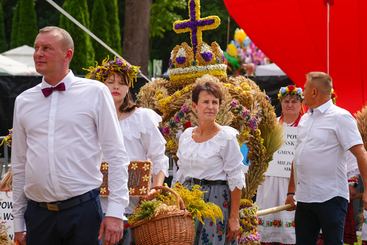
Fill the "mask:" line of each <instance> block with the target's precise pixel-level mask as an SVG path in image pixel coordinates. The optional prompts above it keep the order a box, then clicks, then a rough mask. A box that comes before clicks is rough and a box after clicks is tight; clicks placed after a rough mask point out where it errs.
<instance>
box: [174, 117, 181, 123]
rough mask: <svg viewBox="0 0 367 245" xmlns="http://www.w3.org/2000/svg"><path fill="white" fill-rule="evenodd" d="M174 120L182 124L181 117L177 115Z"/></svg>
mask: <svg viewBox="0 0 367 245" xmlns="http://www.w3.org/2000/svg"><path fill="white" fill-rule="evenodd" d="M174 120H175V122H176V123H179V122H180V117H179V116H178V115H175V117H174Z"/></svg>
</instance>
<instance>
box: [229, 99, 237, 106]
mask: <svg viewBox="0 0 367 245" xmlns="http://www.w3.org/2000/svg"><path fill="white" fill-rule="evenodd" d="M230 105H231V107H233V108H235V107H237V106H238V101H237V100H232V101H231V104H230Z"/></svg>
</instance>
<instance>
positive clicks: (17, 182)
mask: <svg viewBox="0 0 367 245" xmlns="http://www.w3.org/2000/svg"><path fill="white" fill-rule="evenodd" d="M19 100H20V98H19V97H18V98H17V99H16V100H15V106H14V116H13V135H12V147H11V168H12V172H13V202H14V203H13V216H14V232H19V231H25V230H26V227H25V221H24V212H25V210H26V208H27V199H26V196H25V194H24V185H25V165H26V161H27V159H26V153H27V142H26V134H25V130H24V128H23V127H22V124H21V122H20V119H19V116H21V113H20V112H19V110H20V108H21V105H20V101H19Z"/></svg>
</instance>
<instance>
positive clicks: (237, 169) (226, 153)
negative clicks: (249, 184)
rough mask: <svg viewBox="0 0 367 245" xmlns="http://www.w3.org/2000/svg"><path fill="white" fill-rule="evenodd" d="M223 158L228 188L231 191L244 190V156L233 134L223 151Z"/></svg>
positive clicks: (229, 136)
mask: <svg viewBox="0 0 367 245" xmlns="http://www.w3.org/2000/svg"><path fill="white" fill-rule="evenodd" d="M221 155H222V158H223V161H224V163H223V167H224V168H223V170H224V172H225V173H226V174H227V180H228V186H229V189H230V190H231V191H233V190H234V189H235V188H236V187H237V188H238V189H240V190H241V189H242V188H243V187H244V186H245V174H244V171H243V170H244V168H243V163H242V160H243V156H242V153H241V150H240V146H239V144H238V141H237V138H236V135H235V134H233V132H231V134H230V135H228V139H227V142H226V144H225V146H224V148H223V150H222V151H221Z"/></svg>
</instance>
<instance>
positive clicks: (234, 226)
mask: <svg viewBox="0 0 367 245" xmlns="http://www.w3.org/2000/svg"><path fill="white" fill-rule="evenodd" d="M239 235H240V221H239V218H238V217H235V218H231V217H230V218H229V219H228V230H227V241H233V240H237V238H238V236H239Z"/></svg>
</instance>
